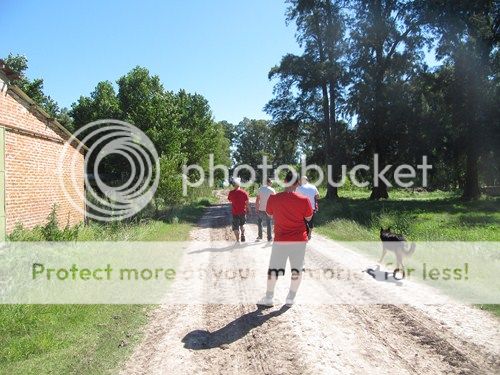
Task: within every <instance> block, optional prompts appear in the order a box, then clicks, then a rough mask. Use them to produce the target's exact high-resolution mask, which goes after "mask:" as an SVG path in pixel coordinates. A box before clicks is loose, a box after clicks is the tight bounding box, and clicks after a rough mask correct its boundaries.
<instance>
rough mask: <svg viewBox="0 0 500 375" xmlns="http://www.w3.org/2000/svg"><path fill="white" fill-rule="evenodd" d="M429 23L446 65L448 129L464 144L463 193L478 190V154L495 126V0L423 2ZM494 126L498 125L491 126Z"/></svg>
mask: <svg viewBox="0 0 500 375" xmlns="http://www.w3.org/2000/svg"><path fill="white" fill-rule="evenodd" d="M426 11H427V13H426V16H427V19H428V20H429V25H430V26H431V27H432V28H433V30H434V31H437V44H438V49H437V52H438V57H439V58H445V59H447V61H448V62H449V63H450V64H451V65H452V67H453V68H452V69H453V73H454V74H453V80H452V83H451V85H452V92H453V94H454V95H453V99H454V100H453V105H452V113H453V121H454V130H455V132H456V133H457V135H458V137H457V138H458V139H459V140H460V142H461V143H462V144H463V146H464V150H463V152H464V154H465V158H466V161H465V164H466V167H465V176H464V177H465V181H464V187H463V198H464V199H467V200H470V199H475V198H478V197H479V196H480V188H479V167H478V165H479V160H480V157H481V156H482V155H484V154H485V151H488V149H487V148H486V147H485V146H486V145H487V144H488V142H484V140H485V139H487V138H488V137H484V135H486V134H488V133H492V132H494V130H492V127H498V117H495V113H494V112H495V106H497V105H498V91H497V88H496V87H495V83H494V82H495V81H494V79H495V74H496V75H498V66H496V67H495V65H494V64H495V63H497V62H498V45H499V42H500V3H499V2H498V1H494V0H476V1H467V0H456V1H445V0H434V1H432V2H428V3H426ZM497 130H498V129H497Z"/></svg>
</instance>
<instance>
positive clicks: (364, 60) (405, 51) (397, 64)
mask: <svg viewBox="0 0 500 375" xmlns="http://www.w3.org/2000/svg"><path fill="white" fill-rule="evenodd" d="M351 6H352V9H351V10H352V14H353V20H352V22H351V23H352V29H351V39H352V45H351V48H350V49H351V64H350V68H351V72H352V77H353V81H352V83H353V85H352V88H351V104H352V109H353V111H354V112H356V113H357V114H358V116H359V117H358V126H359V127H364V128H365V131H364V132H362V133H363V134H364V135H365V139H364V141H365V146H366V151H367V153H369V154H371V155H374V154H378V157H379V164H380V165H381V168H383V166H384V165H385V164H389V155H388V145H389V144H390V141H391V140H390V138H389V137H388V136H387V134H389V127H391V128H392V131H394V124H388V108H387V103H388V100H387V88H388V85H389V84H391V83H394V82H397V81H399V80H401V79H404V78H405V76H406V75H408V74H410V73H411V72H412V70H413V69H414V65H415V63H418V62H419V61H421V60H422V56H421V55H419V52H421V47H422V46H423V42H424V38H423V37H422V28H421V23H422V21H421V19H420V18H419V17H418V16H417V15H418V9H417V7H416V6H415V4H414V2H411V1H404V0H353V1H352V4H351ZM389 125H393V126H389ZM391 134H392V132H391ZM380 198H388V192H387V186H386V184H385V183H384V182H383V181H379V184H378V186H373V187H372V193H371V196H370V199H380Z"/></svg>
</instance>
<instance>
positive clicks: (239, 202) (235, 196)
mask: <svg viewBox="0 0 500 375" xmlns="http://www.w3.org/2000/svg"><path fill="white" fill-rule="evenodd" d="M227 199H229V202H231V212H232V213H233V215H243V214H244V213H245V211H246V205H247V201H248V193H247V192H246V191H245V190H243V189H241V188H238V189H235V190H231V191H230V192H229V195H228V196H227Z"/></svg>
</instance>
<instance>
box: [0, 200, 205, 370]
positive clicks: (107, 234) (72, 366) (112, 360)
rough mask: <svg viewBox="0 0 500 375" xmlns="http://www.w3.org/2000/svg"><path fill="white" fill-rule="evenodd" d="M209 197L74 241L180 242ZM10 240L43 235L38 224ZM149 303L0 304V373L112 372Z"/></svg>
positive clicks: (81, 231)
mask: <svg viewBox="0 0 500 375" xmlns="http://www.w3.org/2000/svg"><path fill="white" fill-rule="evenodd" d="M209 204H210V200H207V199H200V200H198V202H196V203H194V204H190V205H185V206H180V207H174V208H170V209H169V210H166V211H164V212H161V213H160V214H159V216H158V218H157V219H155V220H146V221H142V222H140V223H128V224H117V223H115V224H98V223H92V224H90V225H87V226H84V227H79V228H77V229H76V230H77V240H78V241H114V240H121V241H182V240H187V239H188V237H189V231H190V230H191V229H192V227H193V224H194V223H195V222H196V221H197V220H198V219H199V217H200V216H201V214H202V213H203V210H204V208H205V207H206V206H207V205H209ZM10 240H11V241H14V240H24V241H28V240H29V241H37V240H44V236H43V231H42V228H41V227H39V228H36V229H35V230H31V231H28V230H25V229H21V228H18V230H17V233H14V236H11V237H10ZM152 308H153V306H149V305H3V306H0V322H1V324H0V373H1V374H35V373H36V374H49V373H50V374H66V373H73V374H89V373H91V374H100V373H109V372H113V370H116V369H117V368H119V366H120V364H121V363H122V362H123V361H124V360H125V359H126V358H127V357H128V356H129V355H130V353H131V351H132V349H133V347H134V345H135V344H136V343H137V342H138V341H139V340H140V338H141V336H142V332H141V331H142V330H141V328H142V327H143V326H144V324H146V322H147V312H148V311H150V310H151V309H152Z"/></svg>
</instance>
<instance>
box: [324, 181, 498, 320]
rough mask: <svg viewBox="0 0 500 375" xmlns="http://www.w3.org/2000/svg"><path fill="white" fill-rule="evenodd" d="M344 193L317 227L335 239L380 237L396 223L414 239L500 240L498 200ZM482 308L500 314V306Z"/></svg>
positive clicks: (397, 228) (441, 194) (326, 208)
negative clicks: (377, 198)
mask: <svg viewBox="0 0 500 375" xmlns="http://www.w3.org/2000/svg"><path fill="white" fill-rule="evenodd" d="M321 193H323V194H321V195H324V191H322V192H321ZM339 195H340V197H341V198H340V199H339V200H336V201H327V200H325V199H322V200H321V201H320V211H319V212H318V214H317V215H316V216H315V224H316V228H317V229H316V230H317V231H318V232H319V233H321V234H323V235H325V236H327V237H329V238H331V239H334V240H339V241H379V231H380V227H384V228H386V227H388V226H390V227H391V229H392V230H393V231H395V232H398V233H402V234H404V235H405V236H406V238H407V239H409V240H411V241H500V231H499V230H498V228H499V227H500V200H499V199H498V198H483V199H481V200H478V201H474V202H464V201H462V200H460V198H459V196H458V195H457V194H454V193H450V192H441V191H436V192H412V191H407V190H393V191H390V192H389V197H390V199H389V200H381V201H370V200H368V199H367V197H369V195H370V192H369V191H368V190H363V189H355V190H340V191H339ZM376 256H377V257H378V256H380V254H376ZM480 308H482V309H485V310H488V311H491V312H492V313H493V314H495V315H496V316H499V317H500V305H480Z"/></svg>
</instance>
